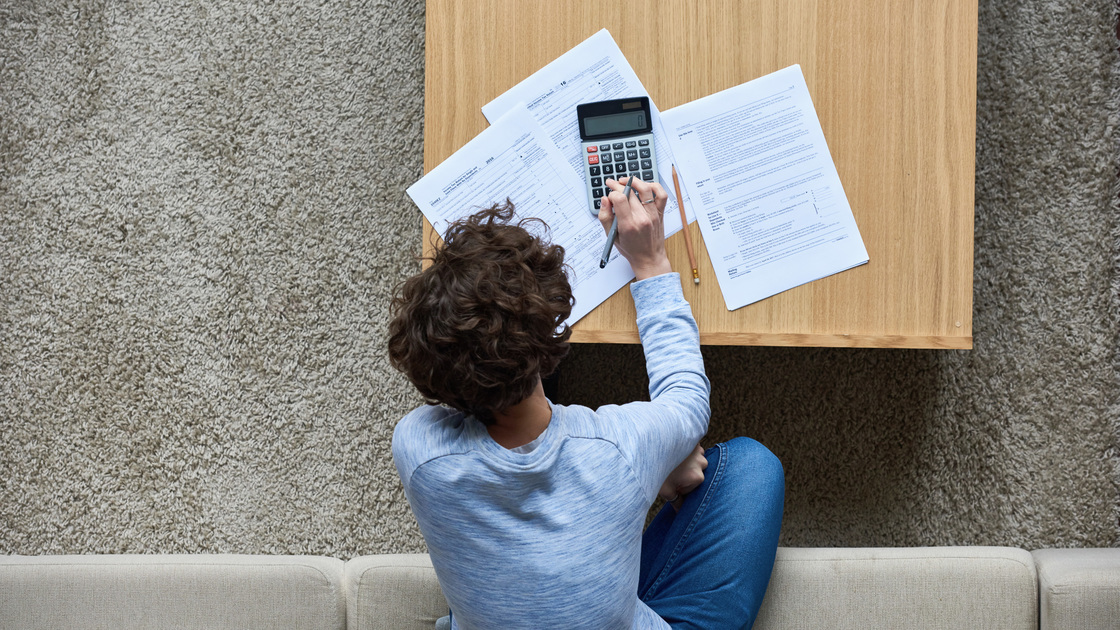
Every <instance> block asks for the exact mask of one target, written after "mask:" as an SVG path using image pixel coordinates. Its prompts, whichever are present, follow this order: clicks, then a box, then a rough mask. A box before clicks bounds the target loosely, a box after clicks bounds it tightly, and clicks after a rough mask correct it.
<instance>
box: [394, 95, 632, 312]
mask: <svg viewBox="0 0 1120 630" xmlns="http://www.w3.org/2000/svg"><path fill="white" fill-rule="evenodd" d="M566 164H567V160H565V159H564V158H563V157H561V156H560V154H559V152H558V150H557V149H556V145H555V144H553V143H552V141H551V140H549V138H548V136H547V135H545V132H544V130H543V129H542V128H541V126H540V125H538V124H537V123H536V121H534V120H533V118H532V117H530V115H529V114H528V112H527V110H526V109H525V108H523V107H522V108H514V109H513V110H511V111H510V112H509V114H507V115H506V116H503V117H501V118H500V119H499V120H498V121H497V122H495V123H494V124H492V125H491V126H490V127H488V128H487V129H486V130H485V131H483V132H482V133H481V134H479V135H478V136H476V137H475V138H474V139H472V140H471V141H470V142H468V143H467V144H465V145H464V146H463V148H461V149H459V150H458V151H456V152H455V154H454V155H452V156H451V157H449V158H447V160H445V161H444V162H443V163H442V164H440V165H439V166H437V167H435V168H434V169H432V170H431V171H430V172H429V173H428V174H427V175H425V176H424V177H423V178H421V179H420V181H418V182H416V183H415V184H413V185H412V186H409V188H408V196H409V197H411V198H412V200H413V201H414V202H415V203H416V205H417V206H419V207H420V211H421V212H423V213H424V216H425V217H427V219H428V221H429V222H430V223H431V224H432V227H433V229H434V230H435V232H436V233H437V234H439V235H440V236H441V237H442V236H443V235H444V234H446V232H447V228H448V226H449V225H450V224H451V223H452V222H453V221H455V220H457V219H460V218H463V217H466V216H469V215H471V214H473V213H475V212H477V211H479V210H482V209H485V208H489V207H490V206H492V205H494V204H500V203H504V202H505V200H506V198H507V197H508V198H509V200H510V201H512V202H513V205H514V209H515V210H516V212H517V218H527V217H535V218H538V219H542V220H543V221H544V222H545V224H546V225H547V231H545V228H543V227H541V226H539V224H537V225H531V224H527V225H526V228H527V229H530V230H532V231H533V232H534V233H535V234H537V235H540V236H545V237H546V238H547V239H548V240H549V241H550V242H552V243H554V244H557V245H560V246H562V247H563V248H564V251H565V253H564V262H565V263H566V264H567V265H568V266H569V272H568V282H569V283H571V285H572V293H573V295H574V296H575V305H574V306H573V308H572V314H571V315H570V316H569V317H568V319H567V320H566V321H565V323H566V324H569V325H571V324H574V323H576V322H577V321H579V320H580V318H582V317H583V316H584V315H586V314H587V313H588V312H590V311H591V310H592V309H593V308H595V307H596V306H598V305H599V304H601V303H602V302H603V301H604V300H606V299H607V298H609V297H610V296H611V295H613V294H614V293H615V292H616V291H618V290H619V289H620V288H622V286H623V285H625V284H626V283H627V282H629V281H630V280H632V279H633V278H634V272H633V271H632V270H631V269H630V264H629V263H628V262H626V259H625V258H623V257H622V256H621V255H619V254H618V252H617V250H616V251H615V253H614V254H613V256H612V257H611V260H610V262H609V264H607V266H606V268H604V269H600V268H599V260H600V255H601V253H602V250H603V244H604V243H605V242H606V235H605V234H604V233H603V226H602V225H601V224H600V223H599V221H597V220H596V219H595V218H594V217H592V216H591V214H590V213H589V212H588V211H587V210H586V209H585V208H584V204H585V203H586V201H585V198H584V192H583V183H582V182H581V181H580V180H579V177H577V176H576V174H575V173H573V172H572V171H571V169H569V168H567V167H566ZM534 223H535V222H534Z"/></svg>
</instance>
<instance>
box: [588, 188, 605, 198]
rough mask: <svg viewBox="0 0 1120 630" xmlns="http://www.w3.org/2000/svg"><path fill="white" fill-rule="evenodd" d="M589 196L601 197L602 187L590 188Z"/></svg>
mask: <svg viewBox="0 0 1120 630" xmlns="http://www.w3.org/2000/svg"><path fill="white" fill-rule="evenodd" d="M591 196H592V197H602V196H603V189H602V188H594V189H592V190H591Z"/></svg>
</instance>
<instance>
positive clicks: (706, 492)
mask: <svg viewBox="0 0 1120 630" xmlns="http://www.w3.org/2000/svg"><path fill="white" fill-rule="evenodd" d="M624 183H625V181H624V182H621V183H620V182H616V181H613V180H608V182H607V186H608V187H609V188H610V192H609V194H608V195H607V196H606V197H604V198H603V200H602V204H601V208H602V209H601V211H600V215H599V219H600V221H601V222H602V223H603V227H604V230H607V229H608V228H609V226H610V225H611V223H612V221H613V219H614V216H615V214H617V215H618V222H619V224H618V243H617V248H618V250H619V252H620V253H621V254H622V255H623V256H625V257H626V259H627V260H628V261H629V262H630V266H631V268H632V269H633V270H634V274H635V277H636V281H635V282H634V283H633V284H632V285H631V293H632V295H633V297H634V304H635V307H636V310H637V324H638V329H639V333H640V335H641V340H642V345H643V347H644V350H645V354H646V369H647V372H648V375H649V381H650V386H649V391H650V400H649V401H648V402H633V403H630V404H627V405H621V406H617V405H606V406H603V407H600V408H598V409H595V410H592V409H588V408H586V407H580V406H561V405H554V404H552V403H551V402H550V401H549V400H548V399H547V398H546V397H545V394H544V390H543V388H542V386H541V378H542V377H547V376H548V375H549V374H551V373H552V372H553V371H554V370H555V369H556V367H557V365H558V364H559V362H560V360H561V359H562V358H563V356H564V355H565V354H566V353H567V350H568V338H569V336H570V334H571V332H570V330H569V329H568V327H567V326H566V325H563V322H564V320H565V319H566V318H567V317H568V315H569V314H570V312H571V305H572V294H571V288H570V286H569V284H568V280H567V278H566V276H565V273H564V251H563V249H562V248H560V247H558V246H556V245H551V244H549V243H548V242H547V241H545V240H544V239H543V238H541V237H539V236H537V235H534V234H533V233H532V232H531V231H530V230H528V229H526V226H527V225H528V226H529V227H532V225H530V224H529V223H527V222H525V221H522V222H521V223H518V224H516V225H511V224H509V221H510V220H511V219H512V218H513V208H512V206H511V205H510V204H508V203H507V204H506V205H505V206H501V207H499V206H495V207H493V208H490V209H489V210H485V211H482V212H479V213H477V214H475V215H473V216H471V217H469V218H468V219H465V220H463V221H460V222H458V223H456V224H454V225H452V227H451V228H450V229H449V230H448V232H447V234H446V236H445V241H444V244H443V246H442V247H441V248H440V249H439V251H438V252H437V253H436V254H435V256H434V258H433V260H432V264H431V266H430V267H429V268H428V269H426V270H424V271H423V272H421V273H420V274H419V275H417V276H415V277H413V278H410V279H409V280H407V281H406V282H405V283H404V284H403V285H402V286H401V287H400V288H399V289H398V292H397V295H396V296H395V297H394V299H393V304H392V308H393V313H394V316H393V320H392V322H391V324H390V341H389V354H390V359H391V361H392V363H393V365H394V366H395V367H397V368H398V369H400V370H401V371H402V372H404V373H405V374H406V375H407V376H408V377H409V379H410V380H411V381H412V382H413V383H414V384H415V385H416V387H417V388H418V389H419V390H420V392H421V393H422V394H423V395H424V396H425V397H426V398H427V399H428V400H429V401H430V404H429V405H427V406H424V407H421V408H419V409H416V410H414V411H413V412H411V413H410V414H408V415H407V416H406V417H405V418H404V419H403V420H401V422H400V424H398V426H397V428H396V431H395V432H394V435H393V459H394V461H395V463H396V466H397V470H398V472H399V473H400V476H401V481H402V483H403V484H404V488H405V494H406V496H407V497H408V500H409V503H410V504H411V506H412V509H413V512H414V514H415V515H416V519H417V521H418V523H419V524H420V530H421V532H422V533H423V535H424V539H425V541H426V542H427V545H428V549H429V553H430V555H431V558H432V564H433V565H434V566H435V569H436V574H437V576H438V578H439V581H440V585H441V587H442V589H443V593H444V595H445V596H446V597H447V600H448V603H449V605H450V608H451V611H452V615H451V618H452V624H453V627H457V628H461V629H462V630H467V629H473V628H503V629H505V628H667V627H673V628H703V629H705V630H713V629H717V628H747V627H750V625H751V624H752V623H753V622H754V618H755V616H756V615H757V613H758V608H759V605H760V604H761V601H762V597H763V595H764V593H765V590H766V585H767V583H768V582H769V578H770V571H771V569H772V567H773V563H774V554H775V551H776V548H777V544H778V530H779V528H780V525H781V511H782V500H783V492H784V482H783V475H782V469H781V464H780V463H779V462H778V460H777V458H776V457H774V456H773V455H772V454H771V453H770V452H769V451H768V450H766V449H765V448H764V447H762V446H761V445H759V444H758V443H757V442H755V441H753V440H749V439H746V438H738V439H736V440H732V441H730V442H727V443H724V444H719V445H717V446H715V447H713V448H711V449H708V450H707V451H703V450H702V449H700V447H698V446H697V443H698V441H699V440H700V438H701V437H703V435H704V434H705V432H706V431H707V427H708V415H709V407H708V396H709V389H710V385H709V382H708V379H707V377H706V376H705V374H704V365H703V358H702V356H701V354H700V345H699V334H698V331H697V328H696V322H695V320H694V319H693V317H692V313H691V310H690V308H689V305H688V303H687V302H686V301H685V300H684V297H683V294H682V290H681V284H680V278H679V276H678V275H677V274H675V273H673V272H672V269H671V267H670V265H669V260H668V258H667V256H666V255H665V245H664V241H665V233H664V224H663V214H664V210H665V203H666V200H667V198H668V197H667V195H666V193H665V191H664V190H663V189H662V188H661V186H660V185H658V184H651V183H646V182H643V181H641V180H638V179H635V180H634V182H633V194H632V195H631V196H630V197H629V198H627V197H624V196H623V193H622V190H623V184H624ZM659 494H660V495H661V497H662V498H664V499H665V500H666V501H667V503H668V505H666V506H665V508H663V509H662V511H661V512H660V513H659V514H658V515H657V517H656V518H655V519H654V521H653V522H652V523H651V524H650V527H649V528H648V530H647V531H646V532H645V534H644V535H643V532H642V528H643V525H644V524H645V519H646V515H647V513H648V510H649V508H650V506H651V505H652V503H653V501H654V500H655V499H656V498H657V496H658V495H659Z"/></svg>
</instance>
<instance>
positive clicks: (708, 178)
mask: <svg viewBox="0 0 1120 630" xmlns="http://www.w3.org/2000/svg"><path fill="white" fill-rule="evenodd" d="M662 121H663V122H664V124H665V128H666V130H667V131H668V132H669V142H670V144H672V145H673V152H674V155H676V157H677V160H678V162H677V172H678V174H679V175H680V177H681V185H682V186H684V187H685V188H687V189H688V192H689V194H690V196H691V203H692V204H694V208H695V210H696V217H697V220H698V221H699V222H700V230H701V232H702V233H703V235H704V244H705V246H706V247H707V249H708V254H709V255H710V256H711V259H712V264H713V265H714V267H715V270H716V275H717V277H718V279H719V286H720V289H721V290H722V291H723V298H724V301H725V302H726V303H727V307H728V308H729V309H731V310H735V309H737V308H740V307H742V306H745V305H747V304H750V303H752V302H757V301H758V300H761V299H764V298H767V297H770V296H772V295H775V294H777V293H781V292H782V291H786V290H788V289H792V288H793V287H796V286H798V285H801V284H805V283H806V282H811V281H813V280H817V279H820V278H823V277H825V276H829V275H832V274H834V273H838V272H840V271H844V270H845V269H850V268H852V267H855V266H857V265H862V264H864V263H866V262H867V261H868V256H867V250H866V249H865V248H864V245H863V239H862V238H861V237H860V234H859V229H858V228H857V227H856V222H855V218H854V217H853V216H852V209H851V207H850V206H849V205H848V198H847V196H846V195H845V194H844V188H843V186H842V185H841V184H840V177H839V175H838V174H837V173H836V166H835V164H834V163H833V162H832V156H831V155H830V154H829V151H828V145H827V144H826V142H825V138H824V132H823V131H822V130H821V125H820V121H819V120H818V119H817V114H816V110H815V109H814V108H813V101H812V99H811V98H810V96H809V89H808V87H807V86H806V85H805V77H804V76H803V75H802V74H801V67H800V66H796V65H795V66H790V67H789V68H785V69H784V70H779V71H778V72H775V73H773V74H769V75H767V76H764V77H761V78H759V79H755V80H754V81H750V82H748V83H744V84H742V85H739V86H737V87H733V88H730V89H728V90H724V91H722V92H719V93H717V94H713V95H711V96H707V97H704V98H702V99H699V100H695V101H692V102H691V103H687V104H685V105H681V106H680V107H675V108H673V109H671V110H668V111H666V112H664V113H663V114H662Z"/></svg>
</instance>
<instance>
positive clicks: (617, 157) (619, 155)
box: [614, 151, 626, 162]
mask: <svg viewBox="0 0 1120 630" xmlns="http://www.w3.org/2000/svg"><path fill="white" fill-rule="evenodd" d="M625 159H626V154H625V153H624V152H622V151H618V152H616V153H615V154H614V161H615V162H621V161H623V160H625Z"/></svg>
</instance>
